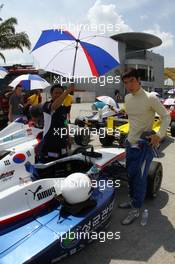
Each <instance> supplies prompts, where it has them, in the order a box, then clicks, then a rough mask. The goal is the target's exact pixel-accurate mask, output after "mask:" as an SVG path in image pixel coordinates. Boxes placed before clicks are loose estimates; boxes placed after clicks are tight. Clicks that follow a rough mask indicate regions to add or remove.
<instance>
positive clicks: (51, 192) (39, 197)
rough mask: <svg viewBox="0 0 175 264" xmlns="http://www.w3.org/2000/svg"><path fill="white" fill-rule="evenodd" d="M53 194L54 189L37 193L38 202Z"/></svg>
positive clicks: (54, 192)
mask: <svg viewBox="0 0 175 264" xmlns="http://www.w3.org/2000/svg"><path fill="white" fill-rule="evenodd" d="M53 194H56V190H55V188H54V187H51V188H49V189H47V190H45V191H43V192H40V193H37V198H38V200H42V199H44V198H46V197H49V196H52V195H53Z"/></svg>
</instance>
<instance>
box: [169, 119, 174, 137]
mask: <svg viewBox="0 0 175 264" xmlns="http://www.w3.org/2000/svg"><path fill="white" fill-rule="evenodd" d="M170 131H171V136H172V137H175V121H172V122H171V128H170Z"/></svg>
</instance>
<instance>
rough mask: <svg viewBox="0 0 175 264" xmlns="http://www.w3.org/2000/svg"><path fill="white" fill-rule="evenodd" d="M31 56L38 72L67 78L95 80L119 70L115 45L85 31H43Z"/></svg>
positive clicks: (107, 38) (108, 39)
mask: <svg viewBox="0 0 175 264" xmlns="http://www.w3.org/2000/svg"><path fill="white" fill-rule="evenodd" d="M32 54H33V56H34V58H35V59H36V61H37V62H38V64H39V65H38V66H39V67H40V68H42V69H44V70H46V71H49V72H53V73H56V74H59V75H62V76H65V77H69V78H71V77H93V76H96V77H98V76H101V75H104V74H105V73H107V72H109V71H110V70H112V69H113V68H116V67H118V66H119V57H118V43H117V42H116V41H115V40H113V39H111V38H109V37H106V36H104V35H99V34H96V33H94V32H88V31H86V32H85V31H84V30H80V31H79V32H75V33H73V34H72V33H70V32H69V31H67V30H61V29H56V30H55V29H49V30H44V31H42V33H41V35H40V37H39V39H38V41H37V42H36V44H35V46H34V48H33V50H32Z"/></svg>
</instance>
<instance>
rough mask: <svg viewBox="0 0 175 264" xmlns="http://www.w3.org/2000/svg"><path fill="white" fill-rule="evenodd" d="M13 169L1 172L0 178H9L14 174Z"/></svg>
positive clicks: (4, 179)
mask: <svg viewBox="0 0 175 264" xmlns="http://www.w3.org/2000/svg"><path fill="white" fill-rule="evenodd" d="M14 172H15V170H11V171H7V172H4V173H2V174H0V180H3V181H6V180H9V178H11V177H12V176H13V174H14Z"/></svg>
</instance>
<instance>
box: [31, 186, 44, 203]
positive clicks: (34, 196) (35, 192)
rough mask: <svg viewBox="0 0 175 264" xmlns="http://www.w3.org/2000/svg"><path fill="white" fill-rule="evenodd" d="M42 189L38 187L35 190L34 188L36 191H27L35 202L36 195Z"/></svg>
mask: <svg viewBox="0 0 175 264" xmlns="http://www.w3.org/2000/svg"><path fill="white" fill-rule="evenodd" d="M41 189H42V186H41V185H39V186H38V187H37V188H36V191H34V192H33V191H32V190H28V191H29V192H31V193H33V200H35V198H36V194H37V193H38V192H39V191H40V190H41Z"/></svg>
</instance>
